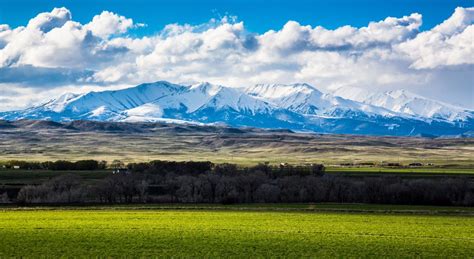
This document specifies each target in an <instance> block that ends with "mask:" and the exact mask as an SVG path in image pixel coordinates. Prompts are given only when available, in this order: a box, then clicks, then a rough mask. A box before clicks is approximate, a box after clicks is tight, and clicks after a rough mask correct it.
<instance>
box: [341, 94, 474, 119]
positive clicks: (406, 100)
mask: <svg viewBox="0 0 474 259" xmlns="http://www.w3.org/2000/svg"><path fill="white" fill-rule="evenodd" d="M334 94H335V95H337V96H341V97H343V98H348V99H351V100H355V101H358V102H363V103H366V104H371V105H374V106H379V107H383V108H386V109H388V110H390V111H393V112H397V113H401V114H405V115H411V116H418V117H423V118H428V119H441V120H447V121H465V120H467V119H469V118H474V116H473V114H474V113H473V111H470V110H468V109H464V108H461V107H458V106H455V105H451V104H447V103H444V102H440V101H436V100H432V99H429V98H426V97H423V96H421V95H418V94H415V93H412V92H410V91H407V90H405V89H400V90H393V91H386V92H381V93H369V92H368V91H366V90H361V89H359V88H355V87H342V88H339V89H337V90H336V91H334Z"/></svg>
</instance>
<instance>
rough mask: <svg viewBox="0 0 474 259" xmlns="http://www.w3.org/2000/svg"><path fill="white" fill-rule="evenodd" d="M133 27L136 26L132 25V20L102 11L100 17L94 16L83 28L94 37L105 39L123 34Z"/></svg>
mask: <svg viewBox="0 0 474 259" xmlns="http://www.w3.org/2000/svg"><path fill="white" fill-rule="evenodd" d="M134 26H138V25H134V23H133V20H132V19H129V18H126V17H124V16H120V15H117V14H114V13H112V12H109V11H103V12H102V13H101V14H100V15H96V16H94V18H93V19H92V21H91V22H90V23H88V24H86V25H85V26H84V27H85V28H86V29H88V30H90V31H91V32H92V34H94V35H95V36H98V37H101V38H103V39H107V38H108V37H110V36H111V35H114V34H122V33H125V32H127V30H128V29H130V28H133V27H134Z"/></svg>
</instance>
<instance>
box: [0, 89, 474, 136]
mask: <svg viewBox="0 0 474 259" xmlns="http://www.w3.org/2000/svg"><path fill="white" fill-rule="evenodd" d="M336 94H337V93H323V92H321V91H319V90H318V89H317V88H316V87H314V86H311V85H309V84H305V83H302V84H292V85H284V84H267V85H264V84H259V85H255V86H252V87H247V88H230V87H225V86H222V85H215V84H211V83H208V82H204V83H198V84H193V85H180V84H173V83H170V82H166V81H158V82H155V83H146V84H141V85H138V86H135V87H130V88H126V89H122V90H109V91H102V92H89V93H85V94H70V93H68V94H64V95H61V96H60V97H58V98H56V99H52V100H50V101H48V102H45V103H43V104H41V105H37V106H32V107H30V108H27V109H24V110H20V111H11V112H1V113H0V119H4V120H19V119H39V120H51V121H58V122H64V121H74V120H96V121H128V122H132V121H133V122H141V121H145V122H154V121H161V122H167V121H168V122H174V123H184V122H190V123H196V124H215V123H223V124H227V125H229V126H233V127H257V128H265V129H289V130H296V131H312V132H320V133H343V134H366V135H394V136H412V135H417V134H418V135H423V134H425V135H433V136H443V135H459V134H463V133H465V132H469V131H471V132H472V131H473V130H474V119H473V118H474V116H473V114H474V112H471V111H468V110H467V109H466V110H465V111H464V110H459V109H458V108H457V107H455V106H453V107H454V108H453V109H451V110H450V109H449V108H452V107H451V106H443V107H441V106H440V104H439V103H440V102H437V101H434V100H430V99H428V98H424V97H422V98H420V97H416V98H418V99H416V98H415V99H414V98H411V99H409V101H410V102H408V101H407V99H408V98H406V96H405V95H406V94H405V95H404V92H399V93H392V95H390V98H391V99H388V98H389V97H388V96H389V95H388V94H386V95H384V96H382V97H386V99H387V100H391V101H392V103H390V102H388V101H386V102H383V101H379V102H375V101H374V100H372V101H369V100H365V101H364V102H359V101H354V100H350V99H348V98H344V97H341V96H338V95H336ZM396 94H398V95H399V97H401V96H403V98H401V99H400V100H401V101H400V102H401V103H403V102H408V103H409V104H411V105H412V106H413V107H415V108H417V106H416V105H415V106H414V105H413V102H414V100H415V101H417V102H420V100H421V101H422V102H424V103H426V104H433V106H436V107H437V109H438V110H439V111H442V112H444V114H446V115H449V116H444V117H443V116H438V114H442V113H440V112H438V113H431V114H430V113H428V112H426V110H422V109H421V110H420V109H418V110H416V109H412V110H407V109H402V108H398V107H395V106H394V105H393V102H394V100H397V101H399V100H398V99H397V97H396ZM373 96H375V95H373ZM382 97H380V98H378V100H381V99H382ZM410 97H411V96H410ZM374 98H375V97H374ZM382 100H383V99H382ZM375 104H378V105H375ZM389 104H391V105H389ZM406 107H411V106H409V105H407V106H406ZM440 107H441V108H440ZM425 108H426V107H425ZM443 109H444V110H443ZM407 111H409V112H407ZM419 111H421V112H424V113H423V115H433V116H432V117H429V116H420V115H419V114H417V112H419ZM456 112H459V113H458V114H461V115H462V116H455V115H453V114H455V113H456ZM462 112H464V113H462Z"/></svg>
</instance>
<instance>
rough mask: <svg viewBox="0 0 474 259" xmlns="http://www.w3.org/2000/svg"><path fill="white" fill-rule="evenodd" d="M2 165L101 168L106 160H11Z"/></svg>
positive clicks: (13, 166) (76, 168)
mask: <svg viewBox="0 0 474 259" xmlns="http://www.w3.org/2000/svg"><path fill="white" fill-rule="evenodd" d="M3 167H5V168H18V169H25V170H61V171H71V170H101V169H106V168H107V162H106V161H96V160H79V161H76V162H71V161H66V160H58V161H46V162H35V161H20V160H11V161H8V162H6V163H3Z"/></svg>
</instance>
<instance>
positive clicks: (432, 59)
mask: <svg viewBox="0 0 474 259" xmlns="http://www.w3.org/2000/svg"><path fill="white" fill-rule="evenodd" d="M473 22H474V8H461V7H458V8H456V10H455V11H454V14H453V15H452V16H451V17H450V18H449V19H447V20H446V21H444V22H443V23H441V24H439V25H438V26H436V27H434V28H433V29H431V30H429V31H426V32H422V33H419V34H418V35H417V36H416V38H414V39H412V40H409V41H406V42H402V43H401V44H399V45H398V46H397V48H398V50H399V51H400V52H403V53H405V54H406V55H408V56H409V57H410V58H411V59H412V64H411V66H412V67H413V68H415V69H424V68H436V67H440V66H452V65H462V64H473V63H474V25H473Z"/></svg>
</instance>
